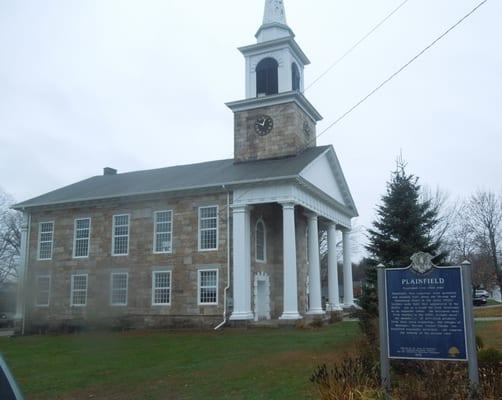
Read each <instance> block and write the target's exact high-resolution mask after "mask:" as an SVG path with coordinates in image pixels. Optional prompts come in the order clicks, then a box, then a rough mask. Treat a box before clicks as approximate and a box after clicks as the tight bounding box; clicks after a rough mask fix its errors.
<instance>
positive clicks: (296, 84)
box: [291, 63, 300, 91]
mask: <svg viewBox="0 0 502 400" xmlns="http://www.w3.org/2000/svg"><path fill="white" fill-rule="evenodd" d="M291 76H292V77H293V82H292V85H291V87H292V89H293V90H295V91H298V90H300V70H299V69H298V65H296V64H295V63H293V64H291Z"/></svg>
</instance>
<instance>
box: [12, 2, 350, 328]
mask: <svg viewBox="0 0 502 400" xmlns="http://www.w3.org/2000/svg"><path fill="white" fill-rule="evenodd" d="M256 38H257V43H255V44H252V45H249V46H245V47H242V48H240V49H239V50H240V51H241V53H242V54H243V56H244V58H245V65H246V76H245V79H246V96H245V99H244V100H239V101H234V102H230V103H228V104H227V106H228V107H229V108H230V110H231V111H232V112H233V114H234V120H235V128H234V158H233V159H228V160H220V161H213V162H206V163H201V164H193V165H183V166H175V167H168V168H161V169H155V170H149V171H137V172H130V173H117V171H116V170H114V169H112V168H105V169H104V173H103V175H101V176H95V177H91V178H89V179H86V180H83V181H81V182H78V183H74V184H72V185H69V186H66V187H63V188H61V189H58V190H55V191H53V192H50V193H47V194H44V195H41V196H39V197H36V198H34V199H31V200H28V201H25V202H22V203H20V204H17V205H16V206H15V208H16V209H17V210H20V211H22V212H23V214H24V221H25V223H24V224H23V227H22V254H21V285H22V287H23V288H24V290H23V291H22V293H24V295H22V296H21V298H22V301H20V302H19V305H18V310H17V318H18V319H19V321H22V322H23V323H22V326H23V327H24V329H26V330H27V331H29V330H30V329H34V328H36V327H39V326H46V327H54V328H57V327H61V326H65V325H72V324H83V325H87V324H88V325H90V324H94V323H96V324H99V323H105V324H110V325H113V324H115V323H118V321H121V323H124V321H126V323H127V324H130V325H131V326H135V327H143V328H148V327H179V326H205V327H208V328H209V327H211V328H214V327H217V326H219V325H222V324H224V323H230V322H232V321H258V320H267V319H278V320H289V321H295V320H299V319H302V318H304V317H305V316H306V315H323V314H324V313H325V312H326V310H337V309H340V307H341V306H344V307H345V306H346V307H350V306H352V305H353V287H352V271H351V255H350V249H351V244H350V229H351V219H352V218H353V217H356V216H357V210H356V207H355V205H354V202H353V199H352V197H351V194H350V191H349V187H348V185H347V183H346V181H345V178H344V175H343V172H342V169H341V166H340V164H339V162H338V159H337V156H336V153H335V150H334V149H333V147H332V146H316V124H317V122H318V121H320V120H321V115H320V114H319V113H318V112H317V110H316V109H315V108H314V106H313V105H312V104H311V103H310V102H309V101H308V100H307V99H306V97H305V96H304V95H303V93H302V92H303V88H304V67H305V66H306V65H308V64H309V59H308V58H307V56H306V55H305V53H304V52H303V51H302V49H301V48H300V47H299V45H298V44H297V42H296V41H295V35H294V33H293V31H292V30H291V28H290V27H289V26H288V25H287V23H286V17H285V12H284V5H283V1H282V0H267V1H266V5H265V15H264V20H263V24H262V25H261V27H260V28H259V30H258V32H257V33H256ZM320 229H323V230H326V231H327V237H328V246H327V247H328V281H329V285H328V286H329V287H328V291H327V293H328V298H327V299H326V298H325V299H323V298H322V297H321V273H320V249H319V234H318V232H319V230H320ZM339 232H341V236H342V238H343V249H344V251H343V287H344V290H343V304H341V303H340V296H339V290H338V287H339V283H338V271H337V254H336V250H337V248H336V244H337V241H338V240H339V239H338V236H339Z"/></svg>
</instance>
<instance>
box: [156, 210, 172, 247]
mask: <svg viewBox="0 0 502 400" xmlns="http://www.w3.org/2000/svg"><path fill="white" fill-rule="evenodd" d="M154 216H155V237H154V252H155V253H170V252H171V250H172V235H173V212H172V211H157V212H156V213H155V214H154Z"/></svg>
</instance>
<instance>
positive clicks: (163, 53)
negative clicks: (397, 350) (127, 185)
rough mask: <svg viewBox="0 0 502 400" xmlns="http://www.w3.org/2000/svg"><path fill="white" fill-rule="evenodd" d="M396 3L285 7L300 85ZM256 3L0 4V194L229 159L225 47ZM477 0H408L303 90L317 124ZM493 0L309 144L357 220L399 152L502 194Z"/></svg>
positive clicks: (449, 179)
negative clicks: (327, 159)
mask: <svg viewBox="0 0 502 400" xmlns="http://www.w3.org/2000/svg"><path fill="white" fill-rule="evenodd" d="M401 2H402V0H378V1H375V0H345V1H341V0H285V4H286V14H287V19H288V23H289V25H290V26H291V28H292V29H293V30H294V32H295V33H296V38H297V41H298V43H299V44H300V46H302V48H303V50H304V51H305V53H306V54H307V55H308V56H309V58H310V59H311V61H312V65H310V66H308V67H307V69H306V85H309V83H310V82H312V81H313V80H314V79H315V78H316V77H317V76H319V74H321V73H322V72H324V71H325V70H326V68H327V67H328V66H329V65H330V64H331V63H332V62H333V61H335V60H336V59H337V58H338V57H340V56H341V55H342V54H343V53H345V51H346V50H347V49H349V48H350V47H351V46H352V45H353V44H354V43H355V42H356V41H357V40H358V39H359V38H360V37H361V36H363V35H364V34H365V33H366V32H368V31H369V29H371V28H372V27H373V26H374V25H375V24H376V23H377V22H379V21H380V20H381V19H382V18H383V17H384V16H385V15H387V14H388V13H389V12H390V11H391V10H392V9H394V8H395V7H396V6H397V5H398V4H400V3H401ZM263 3H264V0H246V1H244V0H212V1H209V0H192V1H187V0H0V186H2V187H3V188H4V189H5V190H6V191H8V192H9V193H11V194H12V195H13V196H14V197H15V198H16V200H19V201H20V200H25V199H27V198H30V197H34V196H36V195H39V194H42V193H45V192H47V191H50V190H53V189H56V188H58V187H61V186H64V185H67V184H70V183H73V182H75V181H78V180H81V179H85V178H87V177H89V176H93V175H98V174H101V170H102V168H103V167H105V166H111V167H114V168H117V169H119V171H120V172H125V171H132V170H138V169H150V168H158V167H165V166H171V165H179V164H185V163H194V162H201V161H208V160H215V159H222V158H231V157H232V156H233V116H232V112H231V111H230V110H229V109H227V108H226V106H225V105H224V103H225V102H228V101H232V100H239V99H242V98H244V62H243V58H242V55H241V54H240V53H239V52H238V51H237V50H236V48H237V47H239V46H243V45H247V44H252V43H254V42H255V38H254V34H255V32H256V30H257V29H258V27H259V25H260V24H261V19H262V15H263ZM477 3H478V1H477V0H410V1H409V2H408V3H407V4H406V5H405V6H404V7H403V8H402V9H401V10H400V11H399V12H398V13H396V14H395V15H394V16H393V17H392V19H391V20H389V21H388V22H387V23H386V24H385V25H384V26H382V27H381V28H380V29H379V30H378V31H377V32H376V33H375V34H373V35H372V36H371V37H370V38H369V39H368V40H366V41H365V42H364V43H363V44H362V45H361V46H360V47H359V48H358V49H357V50H356V51H355V52H354V53H352V54H351V55H350V56H349V57H347V58H346V59H345V60H344V61H343V62H342V63H341V64H339V65H338V67H337V68H336V69H334V70H333V71H332V72H330V73H329V74H328V75H327V76H326V77H325V78H323V79H322V80H321V81H320V82H319V83H317V84H316V85H315V86H314V87H313V88H312V89H311V90H309V91H308V92H307V93H306V95H307V97H308V98H309V100H310V101H311V102H312V103H313V104H314V106H316V107H317V109H318V110H319V111H320V112H321V114H322V115H323V116H324V120H323V121H322V122H321V123H320V124H319V128H318V129H319V130H322V129H323V128H324V127H326V126H327V125H329V124H330V122H332V121H333V120H335V119H336V118H337V117H338V116H340V115H341V114H343V113H344V112H345V111H346V110H347V109H348V108H350V107H351V106H352V105H353V104H354V103H356V102H357V101H358V100H359V99H360V98H362V97H363V96H365V95H366V94H367V93H368V92H370V91H371V90H372V89H373V88H374V87H376V86H377V85H378V84H379V83H380V82H381V81H383V80H384V79H385V78H387V77H388V76H389V75H390V74H392V73H393V72H394V71H396V70H397V69H398V68H399V67H401V66H402V65H403V64H404V63H405V62H407V61H408V60H409V59H410V58H411V57H412V56H414V55H415V54H416V53H418V52H419V51H420V50H421V49H422V48H424V47H425V46H426V45H427V44H429V43H430V42H431V41H432V40H433V39H435V38H436V37H437V36H438V35H439V34H441V33H442V32H443V31H445V30H446V29H447V28H448V27H450V26H451V25H453V24H454V23H455V22H456V21H457V20H458V19H459V18H460V17H462V16H463V15H464V14H466V13H467V12H468V11H469V10H470V9H472V8H473V7H474V6H475V5H476V4H477ZM501 15H502V2H500V1H499V0H490V1H489V2H488V3H487V4H486V5H485V6H484V7H482V8H481V9H480V10H479V11H478V12H477V13H476V14H475V15H473V16H472V17H471V18H470V19H468V20H467V21H465V23H464V24H462V25H461V26H460V27H459V28H458V29H457V30H455V31H454V32H452V33H451V34H450V35H449V36H448V37H447V38H446V39H445V40H443V41H442V42H440V43H439V44H438V45H437V46H436V47H434V48H433V49H432V50H431V51H430V52H428V53H427V54H425V55H424V56H423V57H421V58H420V59H419V60H418V61H417V62H416V63H415V64H413V65H412V66H411V67H410V68H409V69H408V70H406V71H405V72H403V73H402V74H400V75H399V76H398V77H397V78H396V79H395V80H393V81H392V82H391V83H390V84H389V85H387V86H386V87H385V88H383V89H382V90H380V91H379V92H378V93H377V94H376V95H375V96H373V97H372V98H371V99H370V100H369V101H367V102H366V103H365V104H363V105H362V106H361V107H360V108H358V109H357V110H356V111H355V112H353V113H352V114H350V115H349V116H348V117H347V118H346V119H345V120H344V121H343V122H342V123H340V124H338V125H337V126H336V127H335V128H333V129H332V130H330V131H329V132H328V133H326V134H325V135H324V136H323V137H321V138H320V140H319V144H320V145H325V144H333V145H334V147H335V150H336V151H337V154H338V157H339V158H340V161H341V164H342V167H343V168H344V172H345V175H346V178H347V180H348V183H349V185H350V187H351V190H352V194H353V196H354V199H355V201H356V204H357V206H358V208H359V213H360V215H361V217H360V219H359V221H358V224H359V225H362V226H368V225H369V224H370V223H371V221H372V220H373V218H374V208H375V205H376V204H377V203H378V201H379V199H380V196H381V195H382V193H383V192H384V191H385V182H386V181H387V180H388V179H389V175H390V171H391V170H392V169H393V168H394V166H395V159H396V156H397V155H398V154H399V152H400V151H401V150H402V151H403V155H404V158H405V159H406V160H407V161H408V165H409V168H408V169H409V171H410V172H413V173H414V174H416V175H418V176H419V177H420V178H421V182H422V183H423V184H426V185H428V186H431V187H436V186H439V187H441V188H442V189H443V190H445V191H447V192H449V193H450V195H451V196H452V197H453V198H455V197H457V196H463V195H466V194H469V193H471V192H473V191H475V190H476V189H477V188H491V189H493V190H494V191H496V192H500V190H501V189H502V180H501V176H502V150H501V148H502V121H501V114H502V113H501V105H502V51H501V50H502V47H501V46H502V44H501V43H502V24H501V22H500V16H501Z"/></svg>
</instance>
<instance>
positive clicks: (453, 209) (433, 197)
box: [420, 186, 465, 260]
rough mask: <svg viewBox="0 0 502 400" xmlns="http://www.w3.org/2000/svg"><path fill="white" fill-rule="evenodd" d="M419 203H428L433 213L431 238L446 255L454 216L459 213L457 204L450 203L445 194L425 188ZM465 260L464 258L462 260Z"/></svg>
mask: <svg viewBox="0 0 502 400" xmlns="http://www.w3.org/2000/svg"><path fill="white" fill-rule="evenodd" d="M420 202H421V203H426V202H427V203H429V204H430V206H431V209H432V210H434V211H435V213H436V215H437V217H436V224H435V225H434V227H433V229H432V231H431V236H432V238H433V239H434V240H436V241H438V242H439V243H441V249H440V250H441V251H442V252H443V253H444V254H445V255H446V254H448V253H449V251H450V248H451V245H449V243H448V240H449V238H448V234H449V233H450V232H451V231H452V229H454V225H455V222H456V221H457V218H456V216H457V215H458V212H459V205H458V202H452V201H450V199H449V195H448V193H447V192H445V191H443V190H441V189H440V188H436V189H435V190H433V189H430V188H429V187H427V186H424V187H422V191H421V194H420ZM464 260H465V258H464Z"/></svg>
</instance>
